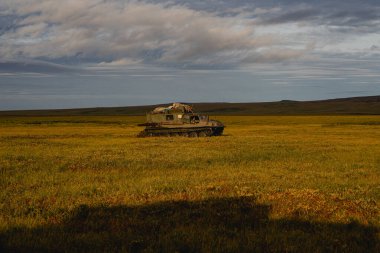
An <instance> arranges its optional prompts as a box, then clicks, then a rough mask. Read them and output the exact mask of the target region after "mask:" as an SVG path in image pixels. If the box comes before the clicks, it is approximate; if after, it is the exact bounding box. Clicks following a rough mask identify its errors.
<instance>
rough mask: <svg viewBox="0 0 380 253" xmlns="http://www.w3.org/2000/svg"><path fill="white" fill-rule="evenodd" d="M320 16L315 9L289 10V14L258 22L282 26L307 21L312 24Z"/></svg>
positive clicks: (318, 11)
mask: <svg viewBox="0 0 380 253" xmlns="http://www.w3.org/2000/svg"><path fill="white" fill-rule="evenodd" d="M319 15H320V10H317V9H312V8H308V9H301V10H291V11H289V12H285V13H280V14H279V15H277V16H274V17H263V18H262V20H261V21H260V22H259V23H260V24H265V25H274V24H283V23H289V22H301V21H305V20H306V21H309V22H312V21H313V20H314V19H316V18H318V16H319Z"/></svg>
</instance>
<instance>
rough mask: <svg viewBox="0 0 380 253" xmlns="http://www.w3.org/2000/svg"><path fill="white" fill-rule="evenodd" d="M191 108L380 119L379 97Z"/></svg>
mask: <svg viewBox="0 0 380 253" xmlns="http://www.w3.org/2000/svg"><path fill="white" fill-rule="evenodd" d="M167 105H168V104H160V105H146V106H127V107H97V108H82V109H57V110H23V111H0V116H91V115H94V116H95V115H145V113H146V112H149V111H151V110H152V109H153V108H155V107H158V106H167ZM191 105H192V106H193V107H194V109H195V111H197V112H200V113H205V114H209V115H348V114H350V115H380V96H370V97H352V98H339V99H328V100H318V101H292V100H282V101H278V102H264V103H192V104H191Z"/></svg>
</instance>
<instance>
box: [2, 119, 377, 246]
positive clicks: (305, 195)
mask: <svg viewBox="0 0 380 253" xmlns="http://www.w3.org/2000/svg"><path fill="white" fill-rule="evenodd" d="M214 118H216V119H218V120H220V121H222V122H224V123H225V124H226V125H227V127H226V129H225V132H224V135H223V136H221V137H211V138H184V137H174V138H173V137H166V138H165V137H159V138H136V135H137V133H138V132H139V131H140V130H141V127H137V126H136V124H137V123H141V122H143V121H144V118H143V117H121V116H120V117H114V116H108V117H100V116H94V117H24V118H23V117H3V118H1V119H0V176H1V179H0V187H1V193H0V231H1V236H2V238H3V239H2V245H3V248H4V249H5V250H9V251H11V250H19V251H30V250H33V249H34V250H47V251H52V250H56V248H55V246H54V245H59V243H58V244H57V242H54V240H57V238H58V237H59V238H60V237H61V236H64V235H66V237H67V234H69V235H70V234H71V233H74V232H73V231H71V230H70V231H69V232H67V231H66V232H65V231H61V230H64V229H65V228H67V226H69V227H70V228H72V227H71V226H74V227H75V226H77V225H75V224H82V225H81V226H89V227H88V230H86V231H85V232H83V231H81V232H80V233H85V234H86V235H87V236H89V234H88V233H89V232H91V233H95V234H96V236H98V237H95V235H93V234H91V236H92V235H93V236H94V237H91V236H89V238H90V239H89V238H87V239H86V242H87V243H89V244H93V245H97V244H96V242H95V241H96V240H95V239H94V238H97V240H99V236H100V235H99V233H98V232H97V231H98V230H96V229H91V228H92V227H91V226H90V225H88V224H90V223H89V220H88V219H89V218H87V217H98V218H99V217H100V218H99V219H103V220H106V221H107V222H106V225H104V226H106V227H107V229H104V231H108V232H109V226H111V225H110V224H114V223H115V224H114V226H116V227H117V226H122V224H124V222H126V221H125V220H127V217H130V215H131V214H130V213H129V212H132V213H135V215H136V216H133V217H135V218H136V217H139V218H136V219H135V220H133V222H137V220H144V219H147V220H149V219H151V220H150V222H149V224H151V223H154V224H155V223H158V224H159V225H160V226H161V227H163V224H161V223H160V222H162V221H163V220H165V217H166V216H168V215H169V214H168V213H165V214H160V215H156V214H155V212H156V211H155V210H156V209H158V211H157V212H159V210H161V209H163V210H171V211H170V212H169V211H167V212H169V213H170V215H172V214H173V213H178V212H179V213H180V214H182V216H183V215H187V213H186V211H185V210H182V209H181V208H179V207H177V206H175V207H173V206H171V204H170V205H169V204H166V203H173V201H179V202H178V203H189V205H191V206H192V207H193V209H197V208H198V211H197V212H199V213H201V216H202V215H203V216H204V217H209V216H210V217H209V218H210V219H211V220H212V218H211V217H214V216H215V214H214V213H212V210H209V209H207V208H204V206H208V205H209V206H210V208H211V209H212V208H216V209H217V208H218V207H221V208H222V207H223V208H222V209H225V208H227V209H228V208H230V209H231V210H235V209H234V206H236V204H235V202H233V201H235V200H236V201H237V203H241V202H240V199H242V197H243V199H244V201H243V202H244V203H246V201H248V202H249V203H250V204H249V205H250V206H251V207H252V205H254V206H256V207H264V206H265V207H268V210H267V209H265V210H267V213H266V215H265V216H266V217H264V218H265V219H267V220H268V222H269V223H265V224H271V225H266V227H265V228H262V229H261V228H260V229H258V230H255V229H252V228H251V227H250V230H249V229H248V230H247V228H245V230H244V231H245V232H244V233H243V232H242V226H243V225H241V224H240V223H239V224H240V225H239V226H237V227H234V226H233V225H231V226H232V228H230V226H228V229H230V230H231V231H233V233H237V236H236V238H239V239H233V238H235V237H233V236H229V235H228V236H226V235H224V236H225V237H223V236H222V237H221V238H224V239H223V240H224V241H223V240H221V241H220V242H217V241H215V236H217V235H215V234H214V232H211V231H216V230H217V228H216V227H215V226H214V225H212V226H211V225H210V227H207V228H203V229H202V232H200V231H198V233H200V234H202V233H206V232H205V231H206V230H207V231H209V232H207V233H206V234H202V235H203V237H204V238H206V239H208V240H206V241H209V244H207V243H202V244H199V245H198V244H197V243H196V242H198V241H199V240H200V239H199V238H198V237H197V235H196V234H193V233H192V232H190V231H189V229H190V228H189V227H187V226H188V224H191V223H192V222H193V220H192V218H189V217H187V218H184V219H185V220H186V219H188V221H187V223H186V226H185V225H183V224H182V223H181V224H182V225H181V226H180V227H178V226H176V225H175V224H174V225H173V226H174V228H173V227H171V228H170V231H176V233H175V235H173V236H171V235H170V236H169V235H165V233H167V232H165V233H164V234H163V233H159V232H157V233H158V234H159V235H160V236H162V237H159V238H158V239H157V238H156V237H149V238H148V239H147V238H145V239H144V236H143V235H141V236H140V237H138V239H136V238H135V239H133V240H131V241H128V240H126V239H125V240H124V239H120V240H119V241H117V243H116V242H115V244H112V242H110V241H109V240H108V239H107V238H108V237H106V238H105V237H101V236H100V238H102V240H104V241H105V242H106V243H104V245H103V244H102V245H98V248H96V246H94V247H95V248H91V247H90V248H88V249H93V250H94V251H96V250H99V251H104V250H105V251H114V250H117V251H138V250H142V251H147V252H150V251H155V250H154V247H155V246H157V245H159V246H160V247H161V248H160V249H161V250H162V251H172V250H173V251H176V250H177V251H181V250H182V251H186V250H189V251H191V250H194V251H198V250H199V251H208V250H210V249H211V248H214V249H218V250H216V251H228V250H226V249H230V251H241V250H243V251H244V250H248V251H250V250H256V251H266V250H269V251H278V252H283V251H303V249H307V248H308V247H309V248H313V247H316V245H317V246H318V245H319V244H320V242H319V241H315V242H314V244H306V245H303V244H302V242H300V241H298V240H299V238H308V239H309V240H310V239H312V238H314V236H315V235H313V233H309V232H308V233H309V234H308V235H310V237H308V236H307V237H305V233H306V232H305V231H303V232H299V233H300V234H297V233H298V232H297V231H298V230H299V228H297V229H298V230H297V229H296V230H292V231H293V233H294V235H293V236H292V237H289V238H288V237H283V236H282V235H280V234H283V232H284V229H283V228H282V227H281V229H279V226H280V225H278V224H283V223H284V222H285V223H286V222H306V223H307V224H314V225H313V226H314V227H313V229H314V230H316V228H319V227H320V226H323V227H324V228H323V229H322V230H321V231H320V233H324V232H326V236H325V237H326V238H327V237H328V238H330V237H331V236H332V237H334V235H335V234H339V233H341V234H345V233H346V232H347V231H351V230H349V229H350V228H351V227H352V226H353V225H352V224H356V225H355V226H363V230H361V229H359V228H358V229H357V230H355V229H354V230H355V231H356V233H361V232H362V231H367V230H366V229H367V228H371V229H374V230H371V231H374V232H371V233H370V232H365V233H364V234H365V237H368V235H369V234H368V233H370V236H369V237H371V236H372V237H371V238H370V240H369V239H368V240H369V241H368V242H367V241H366V242H365V245H362V244H360V243H359V244H357V245H356V244H355V245H353V244H352V245H351V244H350V243H355V242H351V241H352V238H359V239H361V237H360V236H362V234H360V236H359V234H358V235H357V236H356V237H355V236H353V235H352V234H350V233H351V232H350V233H349V234H347V236H343V237H342V238H343V239H342V238H340V237H339V236H338V235H337V236H338V237H339V238H338V239H336V238H335V239H336V240H338V241H339V240H340V241H339V243H336V244H337V245H338V246H336V245H335V244H334V241H333V240H335V239H334V238H332V239H331V240H332V241H331V242H330V244H328V245H327V246H328V247H327V248H317V250H316V251H324V250H327V251H335V250H338V251H347V252H349V251H351V250H355V249H356V250H361V251H362V250H363V251H375V250H377V249H379V233H378V228H379V227H380V216H379V204H378V203H379V199H380V117H379V116H311V117H308V116H283V117H275V116H270V117H269V116H268V117H267V116H220V117H214ZM218 200H223V201H224V202H223V201H222V202H214V201H218ZM202 201H203V202H202ZM231 201H232V202H231ZM176 203H177V202H176ZM198 203H201V204H198ZM205 203H207V204H205ZM223 203H224V204H225V206H223V205H224V204H223ZM215 205H216V207H215ZM237 205H239V204H237ZM244 205H245V204H243V206H244ZM157 206H161V207H160V208H161V209H160V208H158V207H157ZM162 206H163V207H162ZM113 208H121V209H120V210H119V209H116V210H115V209H113ZM123 208H126V209H123ZM131 208H132V209H131ZM133 208H137V209H133ZM141 208H142V209H141ZM144 208H148V210H150V211H149V212H152V213H154V215H155V216H154V215H153V216H152V215H150V216H149V215H146V214H144V212H145V211H144V210H145V209H144ZM83 210H85V211H83ZM117 210H119V211H117ZM131 210H132V211H131ZM239 210H241V209H239ZM252 210H253V211H252ZM252 210H251V211H252V212H253V213H254V212H256V211H254V210H256V209H252ZM83 212H84V213H85V223H83V222H84V221H81V220H79V221H78V220H77V219H79V218H78V217H82V216H81V215H82V213H83ZM115 212H116V213H117V212H119V216H117V215H116V216H117V217H119V218H117V217H116V218H115V219H116V220H112V217H114V213H115ZM165 212H166V211H165ZM183 212H185V213H183ZM209 212H211V213H209ZM231 212H232V214H231V213H229V214H225V215H226V217H227V216H228V217H230V218H231V217H235V216H239V217H240V218H239V219H240V220H241V219H242V218H241V217H242V214H241V213H240V211H236V212H237V213H238V214H236V212H235V211H231ZM91 214H93V216H91ZM234 214H235V215H234ZM170 215H169V216H170ZM229 215H230V216H229ZM250 215H252V217H253V218H255V217H256V218H258V217H257V215H256V216H255V215H254V214H250ZM203 216H202V217H203ZM73 217H74V218H73ZM120 217H124V218H123V219H120ZM170 217H172V216H170ZM244 217H246V216H244ZM98 218H97V219H98ZM171 219H172V220H173V222H176V221H177V222H184V221H183V220H181V219H180V218H177V216H173V217H172V218H171ZM210 219H206V220H210ZM229 220H234V218H231V219H229ZM259 220H261V218H260V219H259ZM73 221H75V222H74V223H75V224H74V225H73V224H72V223H73ZM81 222H82V223H81ZM86 222H87V223H86ZM131 222H132V221H131ZM213 222H214V223H218V222H219V220H218V221H213ZM226 222H227V223H228V222H229V221H226ZM271 222H272V223H271ZM93 223H94V224H98V223H97V221H96V220H91V224H93ZM203 223H204V222H203ZM206 223H207V222H206ZM214 223H212V224H214ZM241 223H244V224H245V223H247V222H241ZM67 224H70V225H67ZM83 224H87V225H83ZM128 224H129V223H128ZM139 224H140V223H139ZM218 224H219V223H218ZM222 224H225V222H222ZM233 224H235V223H233ZM260 224H261V223H260ZM286 224H288V223H286ZM292 224H293V225H292V226H294V223H292ZM297 224H298V223H297ZM302 224H303V225H302V228H303V227H304V226H305V224H304V223H302ZM315 224H320V225H315ZM321 224H322V225H321ZM336 224H340V225H342V226H346V225H347V226H348V227H343V228H339V229H338V230H336V228H335V225H336ZM219 225H220V224H219ZM219 225H218V226H219ZM52 226H54V228H57V227H58V228H61V230H60V229H58V230H57V231H58V232H57V231H56V230H51V227H52ZM112 226H113V225H112ZM136 226H137V225H136ZM141 226H142V227H143V228H144V229H146V230H147V231H151V230H149V229H151V228H150V227H148V228H146V227H145V226H148V225H147V224H144V225H141ZM184 226H185V227H184ZM244 226H245V225H244ZM244 226H243V227H244ZM281 226H282V225H281ZM289 226H290V225H289ZM315 226H316V227H315ZM332 226H334V227H332ZM137 227H138V226H137ZM139 228H140V229H141V227H139ZM15 229H16V230H15ZM123 229H125V228H123ZM129 229H131V228H130V227H129ZM228 229H227V230H228ZM347 229H348V230H347ZM111 230H112V229H111ZM285 230H286V231H288V232H289V228H288V227H286V229H285ZM290 230H291V229H290ZM354 230H353V231H354ZM20 231H21V232H20ZM39 231H40V232H39ZM41 231H45V232H46V231H47V232H46V233H47V234H50V235H51V237H49V236H46V234H45V237H46V238H48V239H46V240H45V241H39V240H42V239H39V240H36V238H40V237H41V234H39V233H45V232H41ZM52 231H54V232H52ZM102 231H103V230H102ZM104 231H103V232H104ZM112 231H119V232H117V233H116V232H115V234H114V235H122V233H121V232H120V231H124V232H125V230H122V229H121V228H120V230H117V229H116V230H112ZM128 231H129V230H128ZM223 231H224V230H223ZM247 231H248V232H247ZM260 231H264V232H263V234H260ZM337 231H338V232H337ZM339 231H340V232H339ZM124 232H123V233H124ZM130 232H131V234H126V236H130V237H133V236H132V235H135V234H136V231H134V230H133V229H131V231H130ZM75 233H77V232H75ZM78 233H79V232H78ZM146 233H148V232H146ZM242 233H243V234H242ZM257 233H259V234H260V235H262V236H263V237H262V238H261V237H257ZM268 233H272V236H275V235H276V234H277V236H278V238H280V239H278V238H277V237H273V238H272V237H271V236H270V235H268V236H265V235H266V234H268ZM302 233H303V234H302ZM53 234H54V236H53ZM148 234H149V233H148ZM153 234H154V233H153V232H152V235H153ZM178 234H181V235H182V237H181V238H180V239H178V238H177V237H176V236H178ZM55 235H56V236H55ZM81 235H82V237H83V234H81ZM123 235H124V234H123ZM255 235H256V237H255ZM21 236H23V237H25V238H28V239H21V238H20V237H21ZM136 236H137V235H136ZM165 236H166V237H165ZM56 237H57V238H56ZM325 237H323V238H322V239H321V238H320V240H322V241H326V240H327V241H328V240H329V239H326V238H325ZM78 238H81V237H80V236H78ZM78 238H77V239H75V240H76V241H75V242H72V241H70V240H69V241H67V240H68V239H65V240H63V239H62V240H63V241H61V243H62V245H66V246H67V247H68V248H67V249H69V250H70V251H71V250H74V251H82V250H84V251H86V249H87V248H86V247H85V246H83V247H82V246H78V245H81V244H80V243H79V242H82V244H83V241H81V240H80V239H78ZM133 238H134V237H133ZM197 238H198V239H197ZM226 238H227V239H226ZM231 238H232V239H231ZM241 238H244V240H245V244H244V243H243V245H247V247H246V248H239V247H240V246H239V245H241V244H242V242H241V241H239V240H242V239H241ZM253 238H256V241H255V239H253ZM257 238H260V240H259V239H257ZM276 238H277V239H276ZM297 238H298V239H297ZM265 240H267V244H265V245H266V246H265V245H264V246H263V245H261V244H260V243H262V242H263V241H265ZM58 241H59V240H58ZM226 241H228V243H227V244H225V242H226ZM250 241H251V242H252V243H251V244H250V243H249V242H250ZM276 241H277V242H276ZM121 242H125V243H121ZM269 242H271V243H272V244H274V245H277V246H273V245H272V244H270V243H269ZM212 243H215V245H214V244H212ZM295 244H300V245H298V246H296V245H295ZM322 244H323V243H322ZM345 244H346V246H344V245H345ZM107 245H111V246H112V247H111V246H109V247H108V246H107ZM178 245H179V246H178ZM189 245H198V246H197V247H198V248H186V247H185V248H181V247H184V246H189ZM250 245H251V246H250ZM260 245H261V246H260ZM270 245H272V246H273V247H272V246H270ZM331 245H332V246H331ZM334 245H335V246H334ZM347 245H348V246H347ZM229 247H230V248H229ZM305 247H306V248H305ZM329 247H330V248H329ZM0 249H1V247H0ZM88 249H87V250H88ZM239 249H240V250H239ZM292 249H293V250H292ZM63 251H64V250H63Z"/></svg>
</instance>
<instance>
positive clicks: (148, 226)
mask: <svg viewBox="0 0 380 253" xmlns="http://www.w3.org/2000/svg"><path fill="white" fill-rule="evenodd" d="M269 212H270V206H267V205H258V204H256V203H255V200H254V199H253V198H251V197H243V198H222V199H209V200H204V201H197V202H187V201H178V202H161V203H156V204H148V205H143V206H116V207H102V206H100V207H89V206H80V207H78V208H77V209H76V210H75V211H74V212H72V214H71V215H70V217H68V218H67V220H66V221H65V222H63V223H62V224H58V225H47V226H42V227H38V228H34V229H27V228H13V229H10V230H8V231H5V232H3V233H2V234H1V247H2V249H1V248H0V250H2V251H3V252H4V251H5V252H78V251H80V252H83V251H85V252H115V251H126V252H377V250H379V239H378V237H377V233H378V231H377V230H376V229H375V228H373V227H367V226H362V225H359V224H357V223H351V224H333V223H315V222H314V223H313V222H307V221H300V220H287V219H278V220H272V219H269Z"/></svg>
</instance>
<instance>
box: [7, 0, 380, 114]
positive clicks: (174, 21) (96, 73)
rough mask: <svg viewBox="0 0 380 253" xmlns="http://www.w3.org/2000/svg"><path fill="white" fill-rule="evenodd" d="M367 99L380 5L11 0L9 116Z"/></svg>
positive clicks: (379, 34)
mask: <svg viewBox="0 0 380 253" xmlns="http://www.w3.org/2000/svg"><path fill="white" fill-rule="evenodd" d="M367 95H380V1H379V0H361V1H358V0H345V1H342V0H309V1H305V0H304V1H302V0H277V1H275V0H191V1H186V0H169V1H165V0H158V1H148V0H146V1H125V0H124V1H123V0H66V1H60V0H28V1H25V0H0V110H9V109H38V108H41V109H43V108H73V107H95V106H124V105H141V104H155V103H167V102H173V101H186V102H201V101H202V102H257V101H276V100H282V99H292V100H314V99H325V98H337V97H351V96H367Z"/></svg>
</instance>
